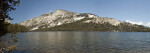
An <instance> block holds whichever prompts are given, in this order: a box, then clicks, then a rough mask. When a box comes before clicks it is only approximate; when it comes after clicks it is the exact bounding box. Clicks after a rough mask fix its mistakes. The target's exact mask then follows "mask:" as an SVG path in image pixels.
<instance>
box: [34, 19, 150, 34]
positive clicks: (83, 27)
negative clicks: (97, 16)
mask: <svg viewBox="0 0 150 53" xmlns="http://www.w3.org/2000/svg"><path fill="white" fill-rule="evenodd" d="M89 19H92V18H85V19H82V20H79V21H77V22H74V23H68V24H63V25H59V26H55V27H51V28H40V29H38V30H36V31H107V32H115V31H118V32H150V28H149V27H145V26H142V25H136V24H130V23H127V22H124V23H121V24H119V25H117V26H114V25H112V24H110V23H107V22H106V23H93V22H90V23H83V21H85V20H89Z"/></svg>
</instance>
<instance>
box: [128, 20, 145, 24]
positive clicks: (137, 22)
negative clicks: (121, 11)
mask: <svg viewBox="0 0 150 53" xmlns="http://www.w3.org/2000/svg"><path fill="white" fill-rule="evenodd" d="M126 22H129V23H132V24H137V25H143V22H134V21H130V20H126Z"/></svg>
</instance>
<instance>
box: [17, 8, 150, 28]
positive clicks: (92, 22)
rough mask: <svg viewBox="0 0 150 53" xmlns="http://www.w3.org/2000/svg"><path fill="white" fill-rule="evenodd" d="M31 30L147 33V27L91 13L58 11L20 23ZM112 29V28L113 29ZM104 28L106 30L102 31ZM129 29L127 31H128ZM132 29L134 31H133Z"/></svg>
mask: <svg viewBox="0 0 150 53" xmlns="http://www.w3.org/2000/svg"><path fill="white" fill-rule="evenodd" d="M20 24H21V25H24V26H27V27H29V28H30V29H31V30H47V29H49V30H56V29H57V30H69V29H68V28H70V30H71V31H73V30H81V31H82V30H84V31H87V30H88V31H95V30H96V31H134V30H135V29H136V30H137V29H138V30H139V29H140V27H143V28H142V31H143V29H144V31H148V29H149V28H148V27H144V26H140V25H135V24H130V23H126V22H122V21H119V20H115V19H113V18H107V17H99V16H97V15H94V14H91V13H75V12H70V11H67V10H62V9H58V10H56V11H55V12H54V13H53V12H50V13H47V14H43V15H41V16H39V17H36V18H32V19H30V20H27V21H24V22H21V23H20ZM113 27H114V28H113ZM104 28H106V29H104ZM128 29H129V30H128ZM133 29H134V30H133Z"/></svg>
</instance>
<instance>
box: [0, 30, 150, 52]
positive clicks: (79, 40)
mask: <svg viewBox="0 0 150 53" xmlns="http://www.w3.org/2000/svg"><path fill="white" fill-rule="evenodd" d="M10 36H11V34H10V33H9V34H6V35H5V36H2V37H1V38H2V39H6V40H7V39H10ZM17 37H18V42H17V43H14V44H16V45H17V50H15V51H14V53H150V32H75V31H72V32H69V31H49V32H48V31H47V32H23V33H18V34H17Z"/></svg>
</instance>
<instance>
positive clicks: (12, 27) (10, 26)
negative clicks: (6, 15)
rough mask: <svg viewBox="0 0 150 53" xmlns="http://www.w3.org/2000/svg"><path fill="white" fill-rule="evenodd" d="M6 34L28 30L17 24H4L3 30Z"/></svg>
mask: <svg viewBox="0 0 150 53" xmlns="http://www.w3.org/2000/svg"><path fill="white" fill-rule="evenodd" d="M4 29H5V30H6V32H8V33H12V32H27V31H28V28H27V27H25V26H22V25H19V24H6V25H5V28H4Z"/></svg>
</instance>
